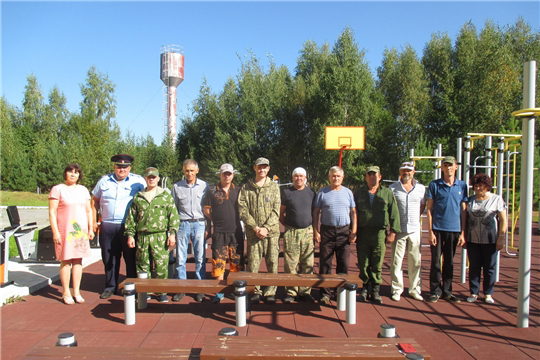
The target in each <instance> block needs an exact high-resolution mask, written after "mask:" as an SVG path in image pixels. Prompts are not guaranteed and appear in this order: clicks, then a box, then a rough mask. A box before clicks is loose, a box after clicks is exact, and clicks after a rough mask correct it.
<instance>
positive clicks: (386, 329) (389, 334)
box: [377, 324, 399, 338]
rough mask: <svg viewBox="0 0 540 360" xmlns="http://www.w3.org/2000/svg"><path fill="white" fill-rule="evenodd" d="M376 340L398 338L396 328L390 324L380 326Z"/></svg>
mask: <svg viewBox="0 0 540 360" xmlns="http://www.w3.org/2000/svg"><path fill="white" fill-rule="evenodd" d="M377 337H378V338H398V337H399V336H398V334H397V333H396V327H395V326H394V325H392V324H382V325H381V330H380V332H379V334H378V335H377Z"/></svg>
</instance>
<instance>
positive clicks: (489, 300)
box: [485, 295, 495, 304]
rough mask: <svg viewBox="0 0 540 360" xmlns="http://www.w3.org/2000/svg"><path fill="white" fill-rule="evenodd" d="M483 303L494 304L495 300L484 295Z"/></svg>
mask: <svg viewBox="0 0 540 360" xmlns="http://www.w3.org/2000/svg"><path fill="white" fill-rule="evenodd" d="M485 302H486V303H487V304H495V300H493V297H491V295H486V299H485Z"/></svg>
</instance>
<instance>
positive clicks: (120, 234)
mask: <svg viewBox="0 0 540 360" xmlns="http://www.w3.org/2000/svg"><path fill="white" fill-rule="evenodd" d="M133 160H134V159H133V157H131V156H130V155H125V154H119V155H115V156H113V157H112V158H111V161H112V162H113V164H114V173H112V174H108V175H105V176H103V177H102V178H101V179H100V180H99V181H98V183H97V184H96V186H95V188H94V189H93V190H92V193H91V194H92V196H91V197H90V193H89V192H88V190H87V189H86V188H84V187H83V186H81V185H79V182H80V179H81V177H82V170H81V169H80V167H79V166H78V165H77V164H69V165H68V166H67V167H66V169H65V171H64V179H65V183H64V184H60V185H57V186H55V187H53V189H52V190H51V193H50V195H49V203H50V210H49V213H50V220H51V228H52V232H53V239H54V242H55V249H56V256H57V259H58V260H60V261H61V265H60V275H61V276H60V278H61V282H62V286H63V295H62V299H63V301H64V303H66V304H68V305H71V304H74V303H75V302H78V303H82V302H84V299H83V298H82V296H81V294H80V282H81V276H82V258H83V257H85V256H88V255H89V240H90V239H92V238H93V237H94V234H96V233H97V230H98V225H99V234H100V246H101V254H102V260H103V264H104V267H105V286H104V290H103V292H102V293H101V295H100V297H101V298H102V299H107V298H109V297H111V296H112V295H113V294H114V293H115V292H116V291H117V290H118V284H119V283H118V279H119V270H120V260H121V257H122V256H123V257H124V261H125V265H126V275H127V277H137V273H141V272H142V273H146V274H148V276H152V273H153V274H154V276H155V277H157V278H167V277H168V276H169V274H168V268H169V262H170V258H171V252H173V250H176V260H175V265H176V266H175V270H176V271H175V274H176V275H175V276H176V278H178V279H186V278H187V271H186V263H187V257H188V245H189V243H190V242H191V244H192V247H193V253H194V260H195V277H196V278H197V279H204V278H205V277H206V257H205V249H206V239H207V238H209V237H211V238H212V276H213V277H214V278H217V279H223V278H224V275H225V272H226V265H227V263H228V264H229V271H230V272H236V271H240V270H243V269H244V266H245V268H246V271H248V272H258V271H259V267H260V263H261V261H262V259H263V258H264V259H265V263H266V268H267V271H268V272H270V273H277V272H278V260H279V251H280V245H279V237H280V228H279V223H280V222H281V223H282V224H283V225H284V227H285V232H284V235H283V239H284V242H283V245H284V270H285V272H286V273H293V274H294V273H297V272H300V273H306V274H310V273H313V271H314V264H315V244H318V245H319V247H320V259H319V273H321V274H329V273H331V272H332V267H333V265H332V263H333V259H334V256H335V258H336V273H342V274H347V273H348V271H349V258H350V244H355V245H356V252H357V257H358V267H359V270H360V279H361V280H362V282H363V287H362V288H361V289H360V291H359V295H358V301H361V302H364V301H368V300H371V301H372V302H373V303H376V304H381V303H382V298H381V295H380V292H381V290H380V287H381V284H382V265H383V262H384V256H385V252H386V246H387V245H390V246H391V251H392V257H391V259H392V260H391V264H390V272H391V280H392V284H391V299H392V300H394V301H399V300H400V298H401V295H402V293H403V291H404V282H403V273H402V269H401V268H402V262H403V258H404V256H405V251H407V252H408V274H409V292H408V294H409V296H410V297H412V298H413V299H415V300H419V301H422V300H424V298H423V297H422V295H421V293H422V290H421V288H422V284H421V238H422V230H421V221H420V217H421V214H422V213H423V212H424V209H425V208H427V219H428V232H429V234H428V241H429V244H430V249H431V270H430V274H429V282H430V285H429V286H430V295H429V297H428V301H431V302H436V301H438V299H439V298H442V299H445V300H448V301H452V302H458V301H459V299H458V298H457V297H456V296H454V295H453V294H452V276H453V257H454V254H455V251H456V247H457V245H460V246H467V248H468V249H469V259H470V275H469V279H470V291H471V295H470V296H469V297H468V298H467V301H469V302H474V301H476V300H477V298H478V294H479V287H480V286H479V284H480V275H481V270H482V268H483V269H484V287H483V290H484V294H485V301H486V302H488V303H493V302H494V300H493V297H492V294H493V285H494V280H495V279H494V266H495V259H496V252H497V250H500V249H501V248H502V244H503V243H502V239H503V236H502V235H504V233H505V231H506V217H505V204H504V202H503V201H502V199H501V198H500V197H499V196H498V195H495V194H492V193H491V192H490V190H491V187H492V184H491V179H490V178H489V177H488V176H487V175H485V174H478V175H476V176H475V178H474V180H473V187H474V190H475V192H476V195H475V196H472V197H469V196H468V188H467V185H466V184H465V183H464V182H463V181H460V180H458V179H456V178H455V172H456V170H457V164H456V161H455V158H453V157H451V156H449V157H446V158H444V159H443V161H442V165H441V168H442V172H443V177H442V178H441V179H438V180H435V181H432V182H431V183H430V184H429V187H428V188H427V189H426V187H424V186H423V185H422V184H420V183H418V181H416V179H414V173H415V170H414V163H412V162H404V163H403V164H402V165H401V167H400V169H399V173H400V178H399V180H398V181H397V182H395V183H394V184H392V185H391V186H390V187H384V186H382V184H381V180H382V175H381V172H380V168H379V167H378V166H369V167H368V168H367V171H366V174H365V182H366V184H365V185H364V186H362V187H360V188H358V189H357V190H356V191H355V193H354V194H353V192H352V191H351V190H350V189H349V188H347V187H345V186H343V185H342V183H343V180H344V176H345V173H344V171H343V169H342V168H340V167H338V166H334V167H332V168H331V169H330V170H329V173H328V180H329V185H328V186H326V187H324V188H322V189H321V190H320V191H319V192H318V193H315V191H313V190H312V189H311V188H310V187H309V186H308V185H307V173H306V170H305V169H303V168H301V167H298V168H296V169H294V170H293V172H292V185H291V186H289V187H287V188H285V189H283V191H280V189H279V186H278V184H277V183H276V182H274V181H273V180H271V179H270V177H268V173H269V170H270V162H269V160H268V159H266V158H258V159H257V160H256V161H255V163H254V165H253V170H254V177H253V178H251V179H250V180H248V181H247V182H246V183H245V184H244V185H243V186H241V187H240V186H238V185H236V184H234V182H233V179H234V175H235V174H236V173H237V171H236V170H234V168H233V166H232V165H230V164H223V165H222V166H221V167H220V169H219V172H218V173H219V177H220V180H219V182H217V183H216V184H215V185H213V186H210V185H208V184H207V183H206V182H205V181H203V180H201V179H199V178H198V177H197V174H198V172H199V167H198V164H197V162H196V161H195V160H192V159H188V160H185V161H184V163H183V166H182V169H183V173H184V179H183V180H181V181H178V182H176V183H175V184H174V185H173V189H172V192H171V191H168V190H167V189H163V188H161V187H159V186H158V183H159V180H160V178H159V170H158V169H156V168H154V167H150V168H147V169H146V171H145V173H144V177H141V176H139V175H136V174H133V173H131V172H130V169H131V163H132V162H133ZM98 212H99V213H100V215H101V223H100V224H98V220H97V219H98V217H97V214H98ZM244 234H245V238H244ZM244 240H246V243H247V255H246V256H244ZM441 255H442V256H443V261H442V262H441ZM441 263H442V266H441ZM71 274H72V277H73V295H72V294H71V290H70V286H69V285H70V275H71ZM276 290H277V289H276V287H275V286H268V287H266V289H265V290H264V292H263V291H262V290H261V289H260V287H258V286H257V287H256V288H255V292H254V294H253V295H252V297H251V298H250V301H251V303H254V304H255V303H259V302H260V301H261V300H264V301H265V302H266V303H269V304H273V303H275V302H276ZM184 295H185V294H174V295H173V296H172V301H180V300H181V299H182V298H183V297H184ZM156 296H157V300H158V301H160V302H166V301H168V297H167V294H156ZM223 297H224V294H217V295H216V296H215V297H214V298H213V299H212V301H213V302H214V303H218V302H220V301H221V299H223ZM263 297H264V298H263ZM331 297H332V291H331V289H327V288H322V289H321V291H320V298H319V302H320V303H321V304H329V303H330V301H331ZM203 299H204V294H195V300H196V301H198V302H201V301H203ZM295 300H299V301H304V302H308V303H313V302H315V299H314V298H313V296H312V294H311V288H309V287H287V288H286V296H285V298H284V299H283V301H284V302H285V303H291V302H293V301H295Z"/></svg>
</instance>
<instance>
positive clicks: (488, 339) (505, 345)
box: [447, 331, 529, 359]
mask: <svg viewBox="0 0 540 360" xmlns="http://www.w3.org/2000/svg"><path fill="white" fill-rule="evenodd" d="M447 334H448V336H450V337H451V338H452V339H453V340H455V341H456V343H458V344H459V345H460V346H461V347H462V348H463V349H464V350H465V351H466V352H468V353H469V354H470V355H471V356H472V357H473V358H475V359H528V358H529V356H527V355H526V354H525V353H522V352H519V351H516V348H515V347H514V346H513V345H512V344H510V343H509V342H508V341H506V340H505V339H504V338H500V337H499V336H497V335H496V334H494V333H492V334H489V333H487V332H482V333H480V332H477V333H473V332H469V331H466V332H464V331H448V332H447Z"/></svg>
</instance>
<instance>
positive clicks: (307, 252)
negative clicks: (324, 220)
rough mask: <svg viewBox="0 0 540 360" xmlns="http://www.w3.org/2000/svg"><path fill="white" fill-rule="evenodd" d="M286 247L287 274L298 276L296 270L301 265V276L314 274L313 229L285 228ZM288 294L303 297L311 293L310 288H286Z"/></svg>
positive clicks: (284, 242)
mask: <svg viewBox="0 0 540 360" xmlns="http://www.w3.org/2000/svg"><path fill="white" fill-rule="evenodd" d="M283 240H284V241H283V245H284V256H283V257H284V270H285V273H286V274H297V272H296V268H297V267H298V264H300V273H301V274H313V265H314V258H315V257H314V251H315V250H314V245H313V227H312V226H309V227H307V228H305V229H297V228H294V227H292V226H288V225H287V226H285V234H284V235H283ZM286 289H287V294H288V295H291V296H296V295H299V296H303V295H308V294H310V293H311V287H309V286H301V287H298V286H291V287H286Z"/></svg>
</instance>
